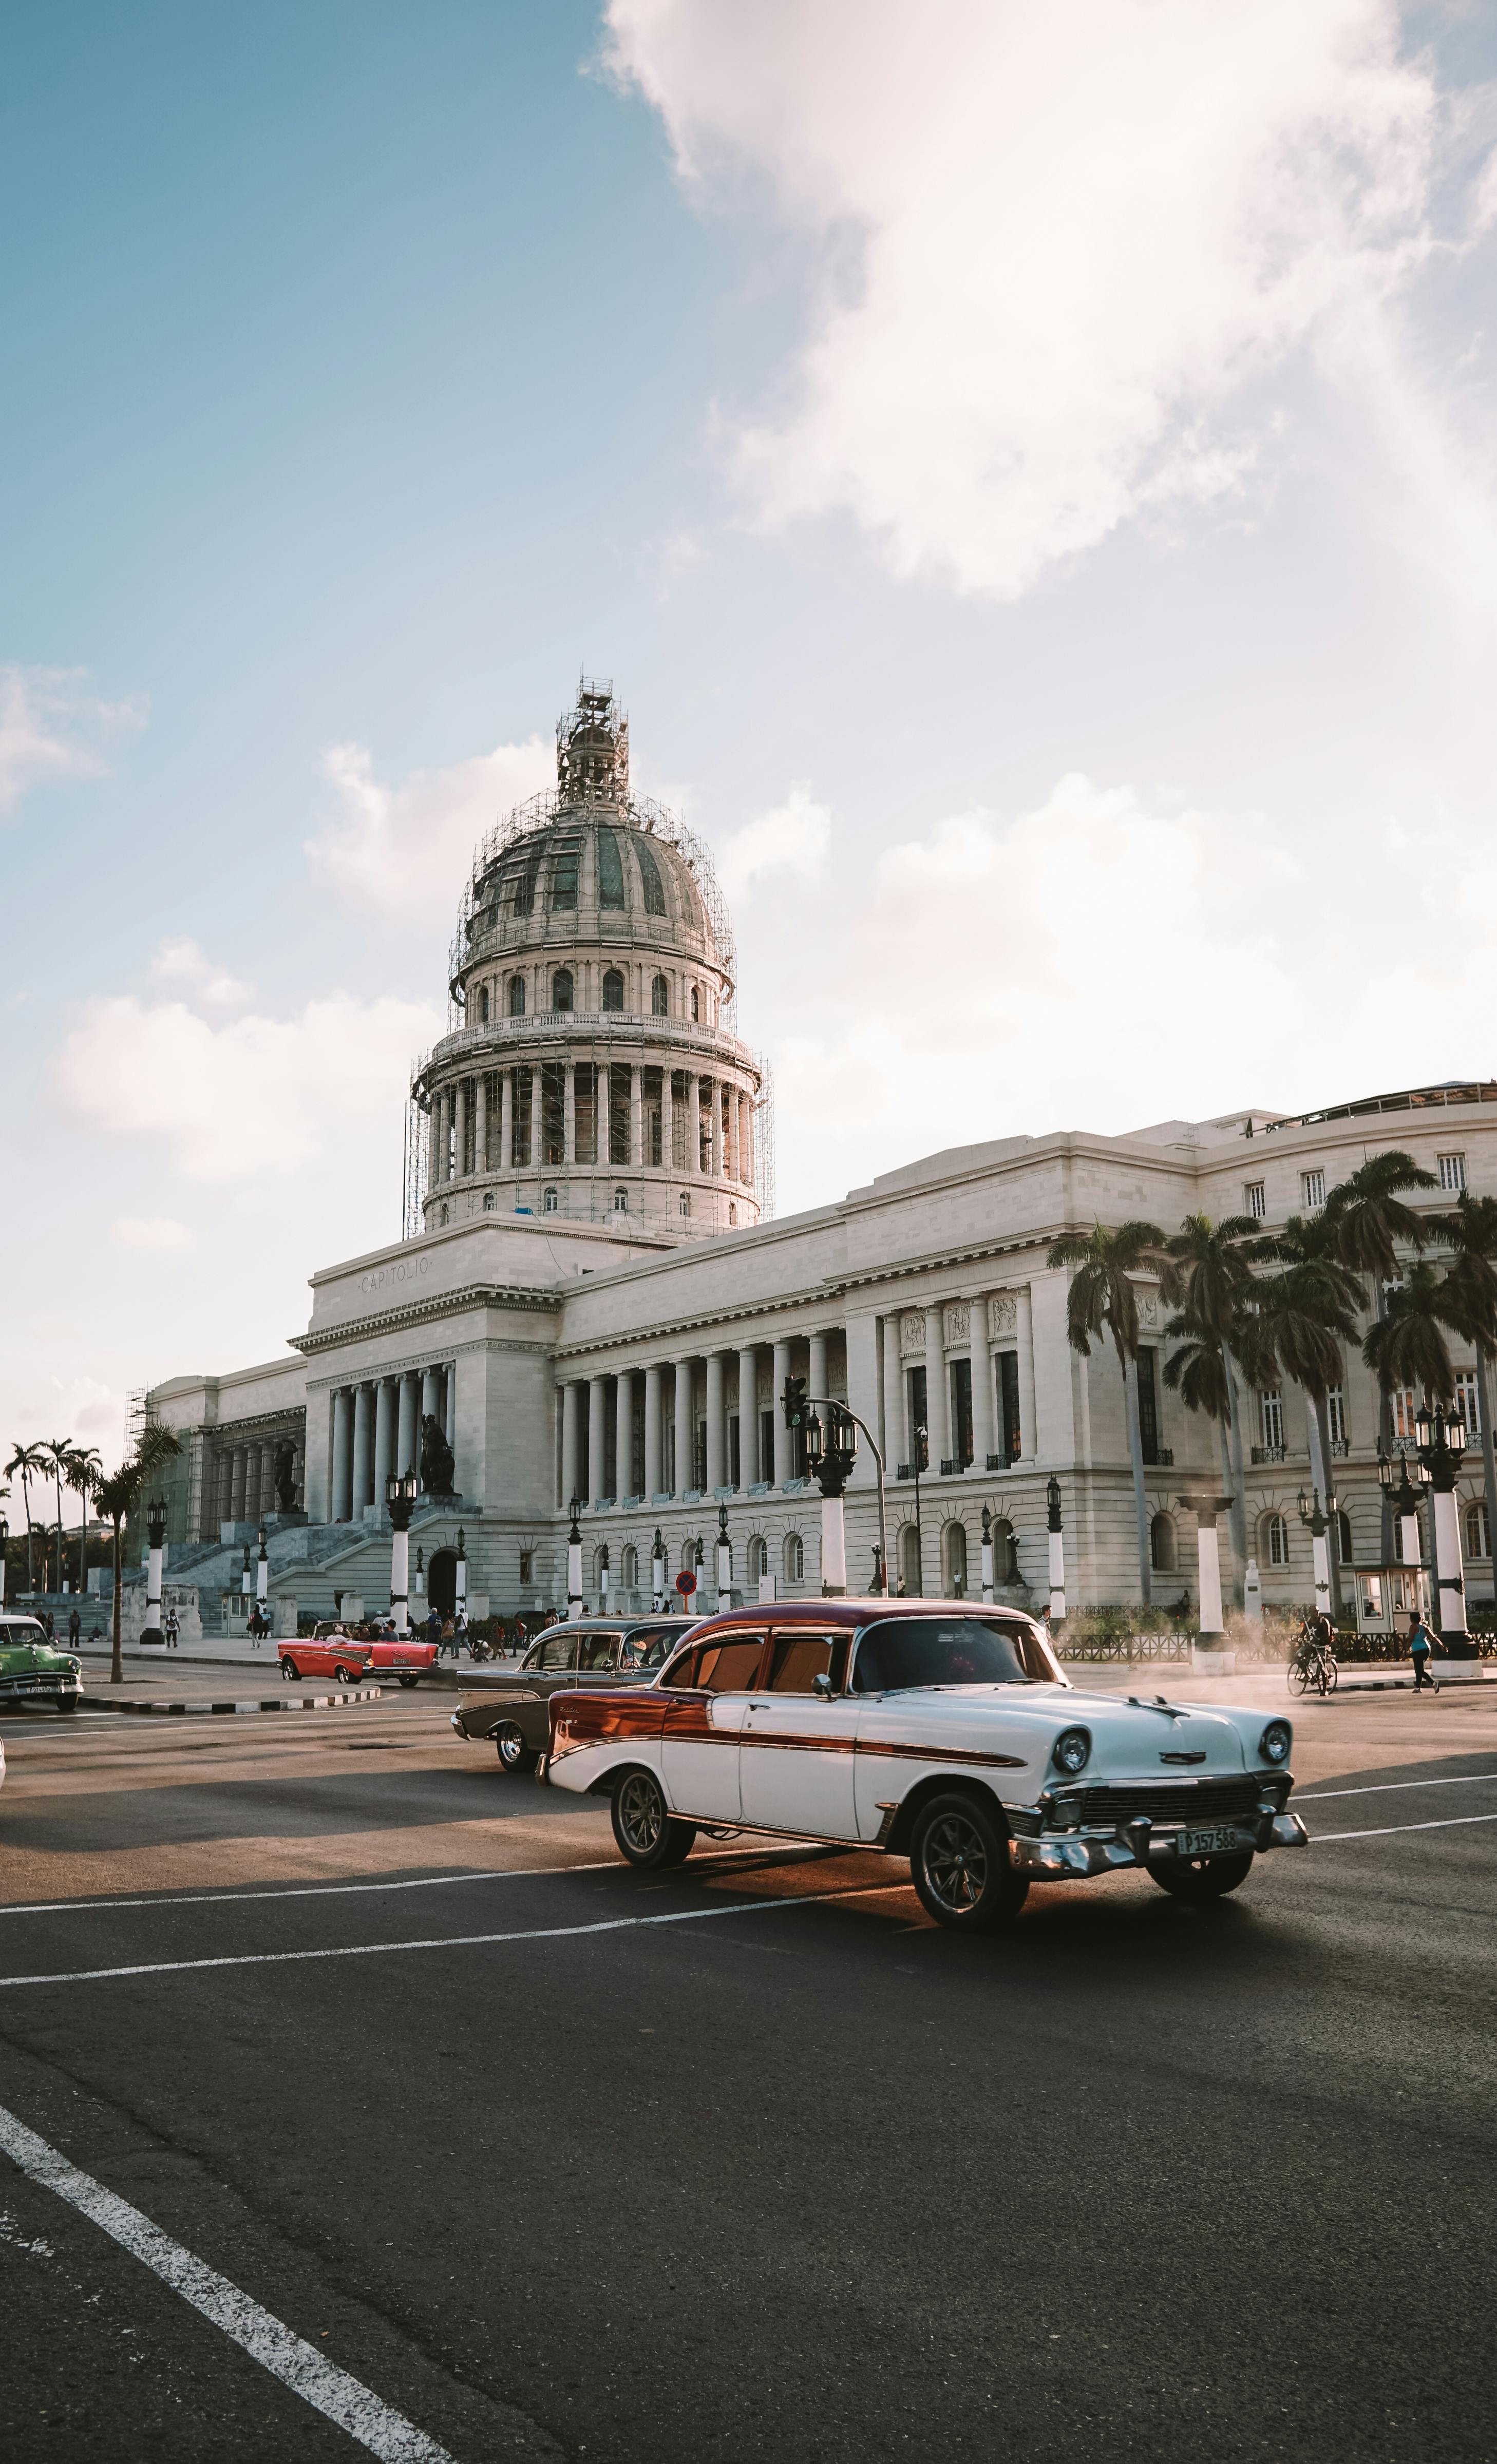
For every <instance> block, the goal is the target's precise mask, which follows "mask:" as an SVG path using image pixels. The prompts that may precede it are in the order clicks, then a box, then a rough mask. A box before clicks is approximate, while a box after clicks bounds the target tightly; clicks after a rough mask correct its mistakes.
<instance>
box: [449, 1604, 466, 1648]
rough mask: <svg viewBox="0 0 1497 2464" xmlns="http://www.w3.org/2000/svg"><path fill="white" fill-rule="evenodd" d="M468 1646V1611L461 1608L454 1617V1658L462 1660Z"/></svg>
mask: <svg viewBox="0 0 1497 2464" xmlns="http://www.w3.org/2000/svg"><path fill="white" fill-rule="evenodd" d="M467 1648H468V1612H467V1610H466V1609H462V1608H460V1609H459V1610H458V1612H457V1615H456V1616H455V1617H453V1619H452V1658H453V1659H454V1660H460V1659H461V1658H462V1656H463V1653H464V1651H465V1650H466V1649H467Z"/></svg>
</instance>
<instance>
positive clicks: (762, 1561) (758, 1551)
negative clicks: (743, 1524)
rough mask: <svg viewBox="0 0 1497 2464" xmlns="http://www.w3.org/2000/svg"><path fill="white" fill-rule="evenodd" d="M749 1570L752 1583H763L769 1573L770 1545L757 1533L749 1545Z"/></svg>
mask: <svg viewBox="0 0 1497 2464" xmlns="http://www.w3.org/2000/svg"><path fill="white" fill-rule="evenodd" d="M748 1570H749V1581H750V1582H751V1583H759V1582H761V1581H762V1579H763V1577H764V1576H765V1575H766V1574H767V1573H768V1572H769V1543H768V1541H767V1540H765V1539H763V1538H761V1537H760V1534H759V1533H758V1532H757V1531H756V1532H755V1534H754V1536H753V1538H752V1539H751V1540H750V1542H749V1544H748Z"/></svg>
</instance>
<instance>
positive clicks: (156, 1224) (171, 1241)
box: [109, 1215, 192, 1250]
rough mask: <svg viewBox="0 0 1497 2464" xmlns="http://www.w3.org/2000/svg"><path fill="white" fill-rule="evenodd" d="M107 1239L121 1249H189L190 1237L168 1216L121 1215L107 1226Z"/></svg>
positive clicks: (183, 1224) (184, 1228) (179, 1224)
mask: <svg viewBox="0 0 1497 2464" xmlns="http://www.w3.org/2000/svg"><path fill="white" fill-rule="evenodd" d="M109 1238H110V1239H111V1241H113V1242H114V1243H116V1244H117V1246H118V1247H120V1248H121V1249H154V1250H161V1249H189V1248H190V1247H191V1246H192V1235H191V1233H190V1232H189V1231H188V1230H187V1225H186V1224H185V1223H179V1222H177V1221H176V1220H175V1218H174V1217H172V1216H170V1215H121V1217H120V1219H119V1221H118V1222H116V1223H111V1225H110V1226H109Z"/></svg>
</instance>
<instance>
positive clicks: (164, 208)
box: [0, 0, 1497, 1460]
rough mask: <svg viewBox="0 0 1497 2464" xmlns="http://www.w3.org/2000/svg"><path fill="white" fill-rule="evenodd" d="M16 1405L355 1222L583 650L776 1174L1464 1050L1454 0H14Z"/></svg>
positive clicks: (240, 1291) (1485, 372) (1490, 1037)
mask: <svg viewBox="0 0 1497 2464" xmlns="http://www.w3.org/2000/svg"><path fill="white" fill-rule="evenodd" d="M8 28H9V35H10V39H9V43H8V59H7V71H8V74H7V77H6V79H5V80H4V84H3V88H0V216H3V229H4V233H5V268H6V275H5V282H4V286H3V293H0V917H3V930H0V953H3V957H0V1005H3V1016H4V1025H5V1034H4V1041H3V1046H0V1049H3V1053H4V1068H5V1101H4V1103H3V1105H0V1170H3V1173H4V1178H5V1187H6V1193H7V1199H8V1203H7V1206H6V1210H5V1218H6V1221H7V1224H8V1227H9V1253H10V1254H9V1259H8V1266H9V1271H8V1273H7V1275H6V1278H5V1291H6V1304H5V1320H4V1341H3V1343H0V1434H3V1435H4V1436H5V1438H6V1442H7V1451H9V1446H10V1445H11V1444H12V1443H14V1442H15V1441H19V1440H26V1441H33V1440H35V1439H50V1438H55V1437H77V1438H78V1439H80V1440H82V1441H84V1442H88V1443H94V1444H98V1445H99V1447H100V1448H101V1450H102V1451H103V1452H104V1454H105V1456H106V1458H107V1459H109V1460H113V1458H114V1454H115V1452H116V1450H117V1449H118V1447H119V1445H120V1442H121V1427H122V1421H123V1413H124V1402H125V1397H126V1396H127V1395H128V1394H129V1393H130V1392H131V1391H132V1390H135V1389H139V1388H141V1387H143V1386H144V1385H146V1384H147V1383H149V1382H153V1381H155V1380H158V1379H161V1378H164V1377H166V1376H170V1375H179V1374H187V1373H196V1372H202V1371H215V1370H225V1369H229V1368H232V1367H235V1366H239V1365H243V1364H245V1363H247V1362H249V1361H253V1360H261V1359H270V1358H274V1357H275V1356H276V1355H277V1354H278V1353H282V1352H283V1350H284V1347H285V1344H286V1340H287V1338H288V1336H290V1335H291V1334H293V1333H294V1332H295V1331H297V1329H298V1328H300V1327H301V1326H303V1325H304V1324H305V1322H306V1318H307V1314H308V1306H309V1303H308V1294H307V1290H306V1281H307V1277H308V1276H309V1275H310V1274H311V1273H312V1271H313V1270H314V1269H315V1268H317V1267H319V1266H322V1265H328V1264H331V1263H333V1262H334V1261H336V1260H338V1259H341V1258H345V1257H350V1256H354V1255H357V1254H360V1253H362V1252H363V1251H366V1250H369V1249H373V1248H376V1247H378V1246H380V1245H382V1244H384V1243H387V1242H389V1241H391V1240H394V1239H395V1238H397V1237H398V1235H399V1230H400V1197H401V1140H402V1124H403V1111H404V1102H405V1093H406V1086H407V1077H408V1069H409V1063H410V1060H411V1057H412V1056H413V1055H414V1054H415V1053H417V1052H418V1051H420V1050H422V1049H424V1048H425V1047H426V1046H427V1045H429V1044H430V1043H431V1041H432V1040H433V1039H434V1037H435V1036H436V1035H438V1034H439V1033H440V1032H441V1031H442V1027H443V1021H444V1008H443V983H444V959H445V953H446V949H447V943H448V939H449V935H450V934H451V927H452V921H453V914H454V911H455V907H456V903H457V900H458V897H459V895H460V892H461V890H462V887H463V883H464V880H465V878H466V874H467V869H468V865H469V862H470V859H471V855H472V851H473V846H474V844H475V842H476V841H477V840H478V838H479V837H480V836H481V835H482V834H483V832H484V831H485V830H486V829H487V828H488V827H489V825H491V823H492V822H493V821H494V820H495V818H497V816H498V815H499V814H500V813H501V812H502V811H504V810H505V809H507V807H508V806H509V805H510V804H512V803H516V802H517V801H519V800H520V799H521V798H522V797H525V796H527V795H529V794H531V793H533V792H534V791H535V790H536V789H537V788H539V787H540V786H543V785H545V784H546V783H548V781H549V780H550V778H551V775H552V759H553V754H552V745H553V731H554V727H555V722H556V718H557V715H558V714H559V712H561V710H562V709H563V708H565V707H566V706H567V705H568V703H569V702H570V699H571V696H572V693H573V691H574V688H575V682H576V678H577V675H578V672H579V671H580V670H583V669H585V670H586V671H587V672H589V673H590V674H602V675H606V676H610V677H612V679H613V680H614V683H615V686H616V689H617V691H618V693H619V695H620V698H621V700H622V701H623V703H624V705H625V707H626V708H627V710H628V712H629V714H630V719H631V752H632V760H633V775H634V781H635V784H636V786H637V787H638V788H640V789H641V790H642V791H644V792H646V793H649V794H651V795H653V796H656V797H657V798H659V799H660V800H661V801H662V802H664V803H668V804H671V806H672V807H673V808H675V809H676V810H678V811H680V812H681V813H682V814H683V815H684V817H685V818H686V820H687V821H688V822H689V823H690V824H691V825H692V826H693V828H694V829H696V830H697V831H698V832H700V833H701V834H702V835H703V836H705V837H706V838H707V839H708V841H709V842H710V844H711V845H712V847H713V849H714V852H715V859H716V862H717V865H718V869H719V872H720V874H721V877H722V880H723V883H724V886H725V889H726V890H727V892H728V895H729V899H730V903H731V906H732V910H733V914H734V919H735V925H736V931H737V948H738V956H739V1001H738V1016H739V1023H740V1030H741V1032H742V1033H743V1034H744V1035H745V1036H746V1037H747V1038H748V1040H749V1041H750V1042H752V1043H753V1044H754V1045H757V1046H758V1047H760V1049H762V1050H763V1051H765V1052H766V1053H767V1054H768V1055H769V1056H770V1058H771V1059H772V1061H773V1063H774V1067H775V1074H776V1087H777V1099H778V1100H777V1116H778V1156H779V1202H780V1210H781V1212H782V1213H789V1212H794V1211H796V1210H797V1209H799V1208H802V1207H807V1206H813V1205H817V1204H820V1203H824V1202H826V1201H828V1200H831V1199H836V1198H838V1197H840V1196H841V1195H842V1193H843V1192H844V1191H846V1190H847V1189H848V1188H850V1187H854V1186H857V1185H858V1184H860V1183H862V1182H866V1181H867V1180H869V1179H870V1178H871V1177H872V1176H873V1175H874V1174H875V1173H877V1172H880V1171H885V1170H890V1169H892V1168H894V1167H896V1166H897V1165H899V1164H902V1163H905V1162H908V1161H910V1160H911V1159H913V1158H914V1157H915V1156H917V1155H922V1154H928V1153H931V1152H933V1151H936V1150H937V1149H939V1148H942V1147H945V1146H950V1145H954V1144H959V1143H962V1142H964V1141H969V1140H971V1141H976V1140H980V1139H988V1138H996V1137H1002V1136H1007V1135H1012V1134H1015V1133H1044V1132H1047V1131H1051V1130H1056V1129H1077V1130H1091V1131H1098V1132H1102V1133H1121V1132H1124V1131H1126V1130H1128V1129H1130V1128H1133V1127H1136V1126H1139V1125H1141V1124H1144V1123H1148V1122H1151V1121H1156V1120H1159V1119H1163V1118H1171V1117H1177V1116H1186V1117H1206V1116H1209V1115H1210V1114H1213V1113H1217V1112H1222V1111H1227V1110H1229V1109H1231V1108H1235V1107H1239V1106H1242V1105H1245V1104H1252V1105H1255V1106H1259V1107H1266V1108H1269V1107H1271V1108H1273V1109H1275V1110H1283V1111H1301V1110H1307V1109H1310V1108H1312V1107H1315V1106H1319V1105H1322V1104H1327V1103H1333V1102H1336V1101H1339V1100H1344V1099H1346V1098H1348V1097H1354V1096H1356V1095H1360V1094H1365V1093H1371V1092H1375V1091H1376V1090H1377V1089H1392V1088H1400V1087H1407V1086H1411V1085H1419V1084H1421V1083H1425V1082H1429V1081H1434V1080H1438V1079H1441V1078H1448V1077H1469V1076H1472V1075H1478V1074H1480V1075H1483V1076H1492V1075H1497V1041H1494V1029H1493V1027H1492V1026H1491V1024H1490V1023H1489V1020H1488V1012H1489V1009H1490V1006H1491V995H1490V988H1491V986H1492V983H1493V981H1494V962H1497V842H1494V836H1493V828H1492V818H1491V817H1492V811H1493V791H1494V786H1497V776H1494V772H1497V761H1494V749H1493V724H1492V712H1493V707H1494V703H1497V693H1494V689H1493V684H1492V677H1493V673H1494V664H1497V663H1494V650H1497V445H1494V442H1493V440H1494V437H1497V423H1494V421H1493V417H1492V410H1493V365H1494V360H1493V354H1494V348H1497V342H1494V335H1493V310H1494V277H1497V21H1494V19H1493V16H1492V12H1491V11H1490V10H1489V9H1486V8H1485V7H1483V6H1480V5H1476V0H1472V5H1451V6H1449V7H1431V8H1425V9H1420V10H1412V11H1403V12H1400V11H1398V9H1397V8H1396V7H1394V6H1391V5H1386V0H1212V5H1210V6H1209V7H1206V6H1202V5H1201V0H1004V5H1002V6H1001V7H995V6H994V5H993V0H943V5H942V6H940V7H938V8H920V9H916V8H912V7H910V6H909V5H908V0H756V5H755V7H754V8H753V9H751V10H746V9H744V8H743V7H742V6H741V5H740V0H611V5H608V6H606V7H604V6H599V5H583V0H546V5H545V6H544V7H540V6H538V5H534V0H533V4H532V5H530V6H526V7H519V6H509V5H504V0H486V5H476V0H429V6H427V7H425V8H423V9H422V10H419V11H412V10H409V9H407V8H404V7H394V6H389V5H385V0H359V5H358V6H353V5H341V0H298V5H297V7H296V8H295V9H293V8H291V7H288V6H284V5H278V0H267V4H266V5H264V6H262V7H261V8H259V9H258V10H256V11H253V12H244V11H238V12H234V11H222V10H220V11H202V10H200V9H194V8H189V7H186V6H166V5H157V0H140V5H138V6H137V7H135V8H133V9H131V10H130V11H127V12H121V11H119V10H118V9H112V8H105V7H102V6H95V5H90V0H76V5H66V0H65V5H64V6H62V7H60V8H58V7H52V8H42V7H40V6H39V5H34V0H17V5H16V6H15V7H14V8H13V9H12V11H11V13H10V16H9V18H8Z"/></svg>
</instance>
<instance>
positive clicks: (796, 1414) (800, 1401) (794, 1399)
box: [780, 1377, 808, 1429]
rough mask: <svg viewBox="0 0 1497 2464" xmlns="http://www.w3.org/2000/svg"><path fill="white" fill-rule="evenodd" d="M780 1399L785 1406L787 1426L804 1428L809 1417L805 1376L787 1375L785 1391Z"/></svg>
mask: <svg viewBox="0 0 1497 2464" xmlns="http://www.w3.org/2000/svg"><path fill="white" fill-rule="evenodd" d="M780 1399H781V1401H782V1404H783V1406H784V1416H785V1427H786V1428H787V1429H804V1426H805V1423H806V1419H807V1417H808V1410H807V1405H806V1400H805V1380H804V1377H787V1378H786V1379H785V1391H784V1393H783V1395H782V1397H781V1398H780Z"/></svg>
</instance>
